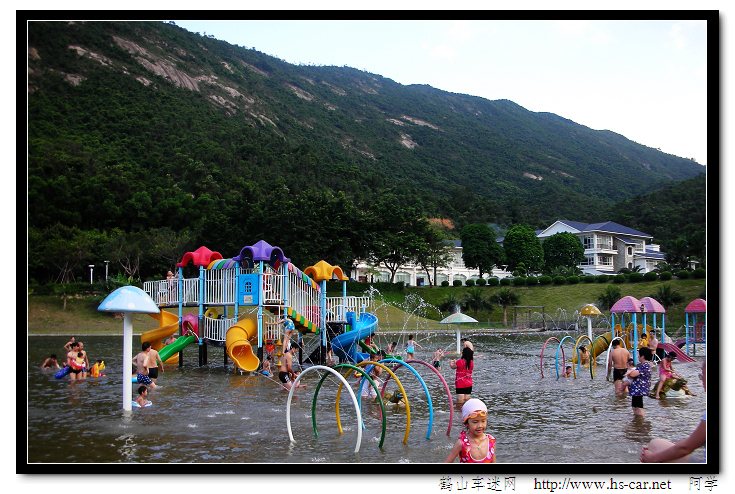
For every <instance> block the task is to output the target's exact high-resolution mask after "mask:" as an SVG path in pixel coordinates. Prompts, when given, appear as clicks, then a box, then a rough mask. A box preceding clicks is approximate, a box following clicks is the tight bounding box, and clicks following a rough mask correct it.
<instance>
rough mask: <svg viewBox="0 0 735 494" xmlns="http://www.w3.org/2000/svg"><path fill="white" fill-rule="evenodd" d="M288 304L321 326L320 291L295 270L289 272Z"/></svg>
mask: <svg viewBox="0 0 735 494" xmlns="http://www.w3.org/2000/svg"><path fill="white" fill-rule="evenodd" d="M288 306H289V307H291V308H292V309H293V310H295V311H296V312H298V313H299V314H302V315H303V316H304V317H306V318H307V319H308V320H309V321H311V322H312V323H314V324H315V325H316V326H318V327H321V318H320V317H319V292H318V291H317V290H315V289H314V288H313V287H312V286H311V284H310V283H307V282H305V281H304V280H303V279H302V278H301V276H298V275H297V274H296V273H294V272H293V271H289V273H288Z"/></svg>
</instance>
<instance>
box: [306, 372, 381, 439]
mask: <svg viewBox="0 0 735 494" xmlns="http://www.w3.org/2000/svg"><path fill="white" fill-rule="evenodd" d="M361 363H362V362H361ZM358 365H359V364H358ZM365 365H367V364H365ZM338 367H339V368H346V369H347V372H346V373H345V377H347V375H348V374H349V373H350V372H351V371H353V370H354V371H358V372H359V373H360V374H362V379H365V378H367V380H368V382H369V383H370V385H371V386H372V387H373V389H374V390H375V394H380V390H378V386H377V385H376V384H375V381H373V379H372V378H371V377H370V376H369V375H368V373H367V372H365V370H364V369H360V368H359V367H356V366H354V365H351V364H337V365H335V366H334V367H333V369H336V368H338ZM326 377H327V374H324V376H322V378H321V380H320V381H319V384H318V385H317V389H316V391H314V400H313V402H312V405H311V407H312V408H311V420H312V425H313V426H314V434H315V435H316V436H317V437H319V435H318V434H317V431H316V414H315V412H314V410H315V409H316V397H317V393H318V392H319V388H321V385H322V383H323V382H324V379H326ZM345 381H346V380H345ZM362 382H363V381H362V380H360V386H358V388H357V389H359V390H361V389H362ZM342 387H343V384H342V383H340V385H339V389H338V390H337V398H336V400H335V404H334V413H335V415H336V416H337V427H338V428H339V433H340V434H342V422H341V421H340V419H339V398H340V396H341V395H342ZM361 398H362V396H361V395H357V404H358V405H359V406H360V410H362V403H361ZM380 411H381V414H380V415H381V417H382V419H383V431H382V433H381V435H380V443H379V444H378V447H379V448H382V447H383V441H384V440H385V405H383V400H380ZM362 428H363V429H364V428H365V422H364V421H363V422H362Z"/></svg>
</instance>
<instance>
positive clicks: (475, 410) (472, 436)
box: [444, 398, 496, 463]
mask: <svg viewBox="0 0 735 494" xmlns="http://www.w3.org/2000/svg"><path fill="white" fill-rule="evenodd" d="M462 421H463V422H464V426H465V430H463V431H462V432H461V433H460V434H459V439H457V441H456V442H455V443H454V447H453V448H452V451H450V452H449V456H447V459H446V460H444V463H452V462H454V459H455V458H456V457H457V456H459V462H460V463H495V462H496V458H495V438H494V437H493V436H492V435H491V434H486V433H485V429H486V428H487V407H486V406H485V404H484V403H483V402H482V401H481V400H478V399H477V398H470V399H469V400H467V401H466V402H465V404H464V405H462Z"/></svg>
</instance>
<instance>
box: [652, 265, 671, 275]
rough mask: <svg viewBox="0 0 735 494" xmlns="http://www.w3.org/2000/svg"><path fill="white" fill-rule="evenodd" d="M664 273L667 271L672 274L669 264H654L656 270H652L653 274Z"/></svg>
mask: <svg viewBox="0 0 735 494" xmlns="http://www.w3.org/2000/svg"><path fill="white" fill-rule="evenodd" d="M664 271H668V272H669V273H673V272H674V266H672V265H671V264H669V263H667V262H659V263H658V264H656V268H655V269H654V270H653V272H654V273H658V274H661V273H663V272H664Z"/></svg>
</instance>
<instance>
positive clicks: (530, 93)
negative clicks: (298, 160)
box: [174, 14, 707, 165]
mask: <svg viewBox="0 0 735 494" xmlns="http://www.w3.org/2000/svg"><path fill="white" fill-rule="evenodd" d="M455 15H456V14H455ZM174 22H176V24H177V25H179V26H181V27H183V28H185V29H187V30H189V31H191V32H199V33H201V34H204V33H206V34H207V35H214V37H215V38H217V39H220V40H223V41H227V42H229V43H231V44H237V45H240V46H244V47H248V48H255V49H256V50H258V51H260V52H263V53H266V54H268V55H272V56H275V57H277V58H280V59H282V60H285V61H286V62H289V63H293V64H304V65H309V64H313V65H336V66H343V65H346V66H349V67H354V68H356V69H360V70H365V71H367V72H371V73H374V74H379V75H381V76H383V77H387V78H389V79H392V80H394V81H396V82H398V83H400V84H404V85H408V84H428V85H430V86H432V87H435V88H437V89H442V90H444V91H449V92H453V93H461V94H469V95H473V96H480V97H483V98H486V99H489V100H497V99H508V100H511V101H513V102H515V103H517V104H519V105H521V106H522V107H524V108H526V109H527V110H530V111H533V112H550V113H555V114H557V115H559V116H562V117H564V118H567V119H570V120H573V121H574V122H576V123H578V124H581V125H585V126H587V127H590V128H592V129H596V130H611V131H613V132H616V133H618V134H621V135H623V136H625V137H627V138H628V139H631V140H633V141H635V142H638V143H640V144H644V145H646V146H650V147H653V148H660V149H661V150H662V151H663V152H666V153H669V154H673V155H676V156H680V157H683V158H694V159H695V160H696V161H697V162H698V163H700V164H703V165H704V164H707V43H706V38H707V24H706V22H705V21H693V20H682V21H670V20H667V21H612V20H607V21H599V20H589V21H585V20H570V21H563V20H558V21H553V20H548V21H511V20H508V21H486V20H480V21H472V20H448V21H443V20H429V21H407V20H397V21H369V20H366V21H365V20H342V21H317V20H314V21H308V20H307V21H299V20H294V21H288V20H286V21H282V20H278V21H268V20H257V21H178V20H175V19H174Z"/></svg>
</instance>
